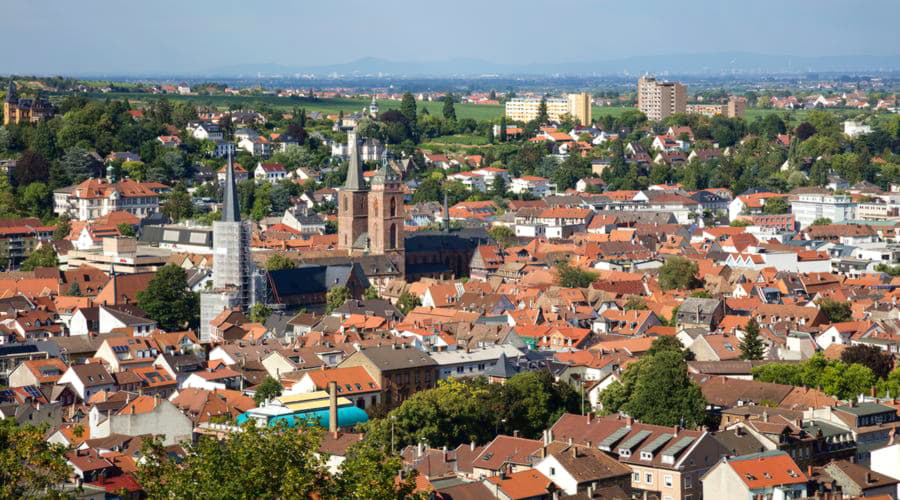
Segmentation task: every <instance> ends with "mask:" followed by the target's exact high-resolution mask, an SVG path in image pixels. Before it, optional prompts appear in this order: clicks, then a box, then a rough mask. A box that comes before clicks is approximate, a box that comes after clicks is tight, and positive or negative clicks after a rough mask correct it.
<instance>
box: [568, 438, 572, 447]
mask: <svg viewBox="0 0 900 500" xmlns="http://www.w3.org/2000/svg"><path fill="white" fill-rule="evenodd" d="M568 442H569V446H572V438H569V441H568Z"/></svg>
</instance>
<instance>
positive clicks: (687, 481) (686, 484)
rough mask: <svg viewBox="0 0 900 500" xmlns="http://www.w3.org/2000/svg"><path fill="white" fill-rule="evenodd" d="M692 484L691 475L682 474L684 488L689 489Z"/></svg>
mask: <svg viewBox="0 0 900 500" xmlns="http://www.w3.org/2000/svg"><path fill="white" fill-rule="evenodd" d="M692 486H693V485H692V484H691V475H690V474H685V475H684V489H690V488H691V487H692Z"/></svg>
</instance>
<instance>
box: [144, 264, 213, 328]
mask: <svg viewBox="0 0 900 500" xmlns="http://www.w3.org/2000/svg"><path fill="white" fill-rule="evenodd" d="M137 299H138V307H140V308H141V309H142V310H143V311H144V312H145V313H147V316H148V317H149V318H150V319H152V320H154V321H156V323H157V324H158V325H159V328H161V329H162V330H166V331H179V330H183V329H185V328H196V327H197V325H198V324H199V323H200V301H199V300H198V298H197V294H195V293H194V292H192V291H190V289H188V283H187V274H186V273H185V272H184V269H182V268H180V267H178V266H176V265H174V264H168V265H165V266H163V267H162V268H160V269H159V270H158V271H157V272H156V275H155V276H154V277H153V279H152V280H150V283H148V284H147V289H146V290H142V291H140V292H138V294H137Z"/></svg>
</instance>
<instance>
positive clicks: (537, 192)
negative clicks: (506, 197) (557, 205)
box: [509, 175, 555, 198]
mask: <svg viewBox="0 0 900 500" xmlns="http://www.w3.org/2000/svg"><path fill="white" fill-rule="evenodd" d="M554 187H555V186H553V185H552V184H550V181H549V180H547V179H546V178H544V177H538V176H535V175H523V176H522V177H516V178H515V179H513V180H512V183H511V184H510V185H509V191H510V192H511V193H514V194H530V195H532V196H536V197H538V198H543V197H545V196H547V195H548V194H552V193H553V191H554V190H555V189H553V188H554Z"/></svg>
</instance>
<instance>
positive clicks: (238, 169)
mask: <svg viewBox="0 0 900 500" xmlns="http://www.w3.org/2000/svg"><path fill="white" fill-rule="evenodd" d="M232 167H233V168H234V182H236V183H237V182H241V181H244V180H247V179H248V178H249V177H250V174H248V173H247V169H246V168H244V166H243V165H241V164H240V163H237V162H233V163H232ZM227 168H228V165H223V166H222V168H220V169H219V170H217V171H216V180H218V181H219V184H225V170H226V169H227Z"/></svg>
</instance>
